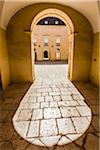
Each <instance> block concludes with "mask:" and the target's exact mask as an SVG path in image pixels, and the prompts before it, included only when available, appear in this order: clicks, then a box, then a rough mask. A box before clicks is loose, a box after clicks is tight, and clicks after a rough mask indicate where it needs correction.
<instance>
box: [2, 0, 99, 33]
mask: <svg viewBox="0 0 100 150" xmlns="http://www.w3.org/2000/svg"><path fill="white" fill-rule="evenodd" d="M40 2H49V3H51V2H52V3H58V4H63V5H67V6H70V7H72V8H74V9H76V10H77V11H79V12H80V13H82V14H83V15H84V16H85V17H86V18H87V19H88V20H89V21H90V23H91V25H92V27H93V30H94V33H95V32H100V22H99V19H100V16H99V15H100V14H99V2H100V0H1V1H0V14H1V15H0V26H1V27H2V28H4V29H6V27H7V25H8V22H9V20H10V19H11V17H12V16H13V15H14V14H15V13H16V12H17V11H19V10H20V9H22V8H24V7H25V6H28V5H31V4H34V3H40Z"/></svg>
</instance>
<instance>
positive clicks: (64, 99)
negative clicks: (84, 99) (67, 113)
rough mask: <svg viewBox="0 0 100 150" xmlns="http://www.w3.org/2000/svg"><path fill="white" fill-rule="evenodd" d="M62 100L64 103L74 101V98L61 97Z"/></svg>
mask: <svg viewBox="0 0 100 150" xmlns="http://www.w3.org/2000/svg"><path fill="white" fill-rule="evenodd" d="M61 99H62V100H63V101H67V100H68V101H69V100H70V101H72V100H73V99H72V97H71V96H61Z"/></svg>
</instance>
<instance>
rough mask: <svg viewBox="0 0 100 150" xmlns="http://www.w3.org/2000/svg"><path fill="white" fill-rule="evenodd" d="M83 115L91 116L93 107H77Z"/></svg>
mask: <svg viewBox="0 0 100 150" xmlns="http://www.w3.org/2000/svg"><path fill="white" fill-rule="evenodd" d="M76 108H77V110H78V112H79V113H80V115H81V116H91V109H90V108H89V107H87V106H77V107H76Z"/></svg>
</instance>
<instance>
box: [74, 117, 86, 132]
mask: <svg viewBox="0 0 100 150" xmlns="http://www.w3.org/2000/svg"><path fill="white" fill-rule="evenodd" d="M72 121H73V124H74V126H75V129H76V131H77V133H84V132H85V131H86V129H87V128H88V127H89V121H88V120H87V118H86V117H73V118H72Z"/></svg>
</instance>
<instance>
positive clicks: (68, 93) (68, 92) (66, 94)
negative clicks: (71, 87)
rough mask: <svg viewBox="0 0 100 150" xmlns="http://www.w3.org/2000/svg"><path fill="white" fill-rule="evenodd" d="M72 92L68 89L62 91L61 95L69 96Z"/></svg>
mask: <svg viewBox="0 0 100 150" xmlns="http://www.w3.org/2000/svg"><path fill="white" fill-rule="evenodd" d="M71 94H72V93H71V92H70V91H66V92H62V91H61V95H62V96H69V95H71Z"/></svg>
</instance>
